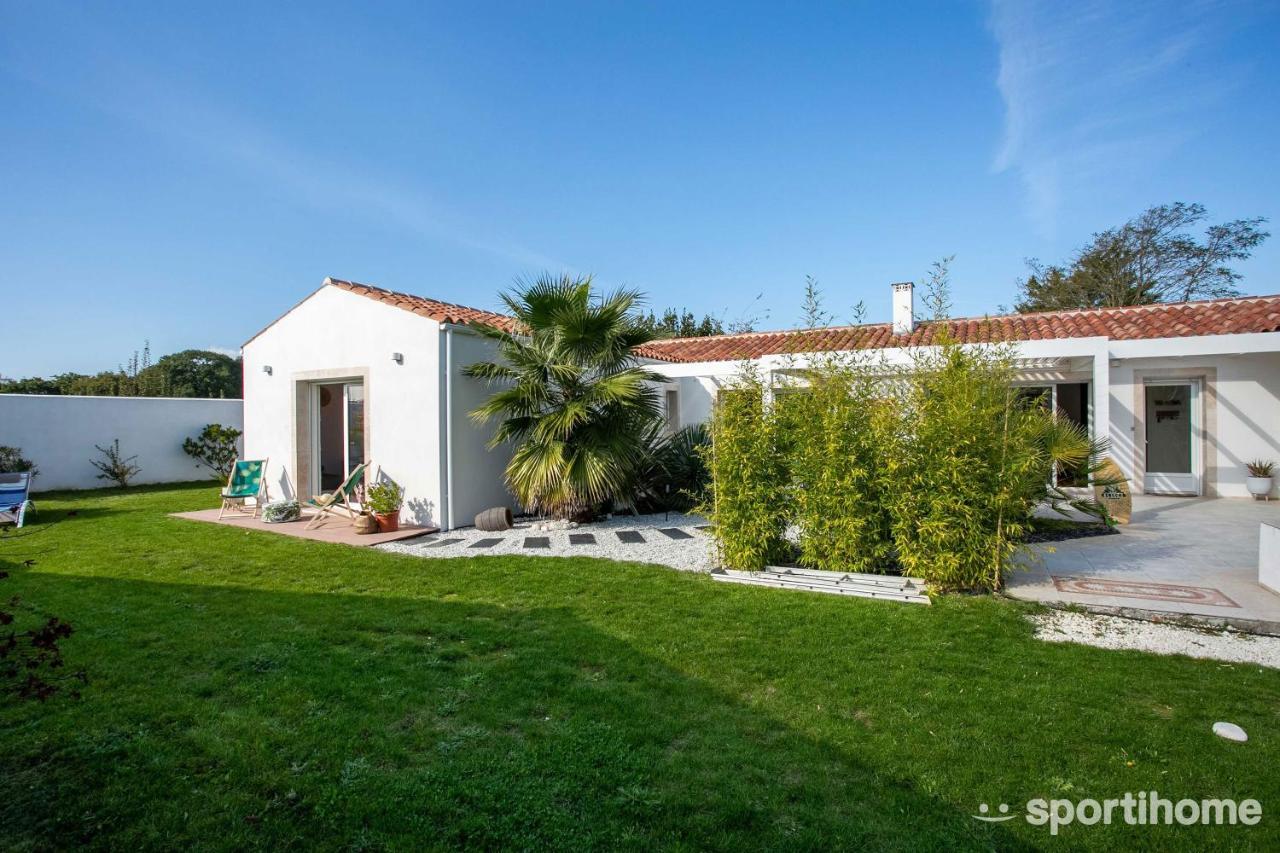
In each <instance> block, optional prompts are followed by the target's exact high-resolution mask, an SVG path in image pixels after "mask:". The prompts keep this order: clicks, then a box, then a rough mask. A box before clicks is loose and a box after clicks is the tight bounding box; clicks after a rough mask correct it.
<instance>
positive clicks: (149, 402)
mask: <svg viewBox="0 0 1280 853" xmlns="http://www.w3.org/2000/svg"><path fill="white" fill-rule="evenodd" d="M241 411H242V406H241V402H240V401H239V400H193V399H186V398H161V397H70V396H66V397H64V396H45V395H36V394H0V445H8V446H10V447H19V448H21V449H22V455H23V456H24V457H25V458H27V459H30V460H31V461H32V462H34V463H36V466H37V467H38V468H39V469H40V473H39V476H37V477H36V479H35V482H34V483H33V486H34V488H36V489H38V490H41V491H45V490H49V489H95V488H102V487H104V486H108V485H110V484H109V483H108V482H106V481H104V480H99V479H98V478H97V475H98V474H99V471H98V470H97V469H96V468H94V467H93V466H92V465H91V464H90V462H89V460H91V459H100V458H102V457H101V454H100V453H99V452H98V451H97V450H96V449H95V448H94V445H95V444H96V445H101V446H103V447H106V446H108V445H110V444H111V442H112V441H114V440H115V439H117V438H118V439H120V451H121V453H122V454H124V455H125V456H134V455H136V456H137V457H138V458H137V460H136V461H135V462H134V464H135V465H139V466H141V468H142V470H141V471H140V472H139V473H138V475H137V477H135V478H134V480H133V482H134V483H138V484H142V483H175V482H182V481H185V480H201V479H205V478H206V477H208V476H210V475H209V474H208V472H207V471H206V470H205V469H203V468H198V467H197V466H196V463H195V460H193V459H192V458H191V457H190V456H188V455H187V454H185V453H183V452H182V441H183V439H185V438H188V437H194V436H196V435H198V434H199V433H200V431H201V430H202V429H204V427H205V425H206V424H211V423H219V424H222V425H223V426H229V427H235V428H236V429H240V428H241V425H242V423H243V418H242V414H241Z"/></svg>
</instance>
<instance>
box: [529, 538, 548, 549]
mask: <svg viewBox="0 0 1280 853" xmlns="http://www.w3.org/2000/svg"><path fill="white" fill-rule="evenodd" d="M524 547H526V548H550V547H551V537H550V536H526V537H525V538H524Z"/></svg>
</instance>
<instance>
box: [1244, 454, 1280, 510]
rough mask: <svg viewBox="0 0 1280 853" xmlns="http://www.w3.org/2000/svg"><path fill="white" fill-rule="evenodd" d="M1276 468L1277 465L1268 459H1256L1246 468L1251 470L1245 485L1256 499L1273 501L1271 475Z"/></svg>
mask: <svg viewBox="0 0 1280 853" xmlns="http://www.w3.org/2000/svg"><path fill="white" fill-rule="evenodd" d="M1275 467H1276V463H1274V462H1272V461H1270V460H1268V459H1255V460H1253V461H1252V462H1250V463H1249V464H1248V465H1246V466H1245V468H1247V469H1248V470H1249V476H1248V477H1247V478H1246V479H1245V481H1244V483H1245V485H1246V486H1247V487H1248V489H1249V494H1251V495H1253V496H1254V498H1255V499H1256V498H1263V499H1264V500H1271V474H1272V473H1273V472H1274V471H1275Z"/></svg>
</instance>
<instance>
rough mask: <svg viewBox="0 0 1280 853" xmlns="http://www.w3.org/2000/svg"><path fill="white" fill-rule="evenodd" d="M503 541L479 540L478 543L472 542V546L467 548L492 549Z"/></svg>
mask: <svg viewBox="0 0 1280 853" xmlns="http://www.w3.org/2000/svg"><path fill="white" fill-rule="evenodd" d="M501 541H502V540H501V539H477V540H476V541H474V542H472V543H471V544H470V545H468V546H467V547H469V548H492V547H493V546H494V545H497V544H498V543H499V542H501Z"/></svg>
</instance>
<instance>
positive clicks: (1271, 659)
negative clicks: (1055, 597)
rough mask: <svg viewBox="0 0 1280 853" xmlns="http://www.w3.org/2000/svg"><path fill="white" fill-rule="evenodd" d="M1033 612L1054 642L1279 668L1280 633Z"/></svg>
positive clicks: (1042, 634)
mask: <svg viewBox="0 0 1280 853" xmlns="http://www.w3.org/2000/svg"><path fill="white" fill-rule="evenodd" d="M1030 618H1031V621H1032V622H1033V623H1035V626H1036V636H1037V637H1039V638H1040V639H1042V640H1048V641H1050V642H1054V643H1083V644H1084V645H1087V646H1097V647H1099V648H1102V649H1136V650H1138V651H1144V652H1155V653H1156V654H1160V655H1187V656H1189V657H1193V658H1212V659H1214V660H1224V661H1230V662H1232V663H1254V664H1260V665H1262V666H1269V667H1272V668H1275V669H1280V637H1260V636H1255V635H1253V634H1241V633H1240V632H1238V631H1206V630H1198V629H1196V628H1185V627H1183V626H1181V625H1164V624H1160V623H1157V622H1143V621H1140V620H1137V619H1124V618H1122V617H1119V616H1103V615H1100V614H1094V613H1074V612H1071V611H1066V610H1049V611H1047V612H1045V613H1038V614H1036V615H1034V616H1031V617H1030Z"/></svg>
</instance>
